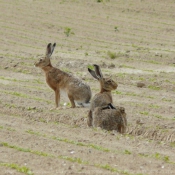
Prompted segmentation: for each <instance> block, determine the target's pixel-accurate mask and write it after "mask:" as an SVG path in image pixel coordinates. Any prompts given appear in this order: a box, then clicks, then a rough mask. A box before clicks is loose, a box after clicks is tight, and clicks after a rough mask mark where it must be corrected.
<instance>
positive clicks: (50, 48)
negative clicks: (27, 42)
mask: <svg viewBox="0 0 175 175" xmlns="http://www.w3.org/2000/svg"><path fill="white" fill-rule="evenodd" d="M55 46H56V43H54V44H53V45H52V44H51V43H49V44H48V45H47V48H46V57H48V58H50V57H51V55H52V53H53V51H54V48H55Z"/></svg>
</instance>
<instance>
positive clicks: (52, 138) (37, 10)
mask: <svg viewBox="0 0 175 175" xmlns="http://www.w3.org/2000/svg"><path fill="white" fill-rule="evenodd" d="M174 9H175V1H174V0H166V1H163V0H151V1H146V0H125V1H123V0H103V1H101V2H100V1H99V2H98V1H97V0H88V1H85V0H49V1H47V0H0V14H1V19H0V26H1V27H0V33H1V37H0V40H1V49H0V61H1V64H0V133H1V134H0V141H1V143H0V174H1V175H10V174H14V175H18V174H19V175H21V174H28V175H31V174H33V175H45V174H49V175H55V174H76V175H77V174H118V175H171V174H174V172H175V129H174V128H175V20H174V19H175V11H174ZM50 42H51V43H54V42H56V43H57V46H56V48H55V51H54V53H53V55H52V64H53V65H54V66H55V67H57V68H60V69H61V70H63V71H66V72H70V73H71V74H74V75H75V76H77V77H79V78H81V79H83V80H84V81H85V82H86V83H88V84H89V85H90V86H91V89H92V92H93V95H94V94H95V93H97V92H98V91H99V83H98V81H96V80H95V79H93V77H91V75H90V74H89V73H88V71H87V67H88V66H91V65H92V64H99V65H100V66H101V69H102V72H103V74H104V76H105V77H109V76H110V77H112V78H113V79H114V80H115V81H116V82H117V83H118V85H119V86H118V88H117V90H116V91H113V92H112V95H113V100H114V104H115V105H118V106H123V107H124V108H125V111H126V113H127V120H128V127H127V133H126V134H123V135H121V134H119V133H117V132H115V131H111V132H109V131H104V130H101V129H100V128H88V126H87V124H86V120H87V113H88V108H75V109H71V108H69V106H70V102H69V101H68V100H67V98H66V97H65V96H63V95H61V105H62V106H63V109H60V110H53V111H50V108H52V107H54V105H55V103H54V92H53V91H52V90H51V89H50V88H49V87H48V85H47V84H46V82H45V77H44V73H43V71H42V70H41V69H39V68H35V67H34V66H33V65H34V62H35V61H37V60H38V59H39V58H40V57H42V56H44V54H45V48H46V46H47V44H48V43H50ZM139 82H141V83H144V85H145V86H144V87H142V88H141V87H138V86H137V84H138V83H139ZM66 104H67V106H66Z"/></svg>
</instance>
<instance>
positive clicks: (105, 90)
mask: <svg viewBox="0 0 175 175" xmlns="http://www.w3.org/2000/svg"><path fill="white" fill-rule="evenodd" d="M93 66H94V69H95V71H94V70H91V69H89V68H88V71H89V72H90V74H91V75H92V76H93V77H94V78H95V79H97V80H98V81H99V82H100V92H99V93H97V94H95V96H94V97H93V98H92V100H91V103H90V110H89V114H88V119H87V124H88V126H89V127H90V126H92V112H93V111H94V109H95V108H96V107H101V106H106V105H107V104H109V103H112V102H113V101H112V94H111V91H112V90H115V89H116V88H117V86H118V85H117V83H116V82H115V81H113V80H112V79H110V78H103V74H102V72H101V70H100V67H99V66H98V65H96V64H94V65H93Z"/></svg>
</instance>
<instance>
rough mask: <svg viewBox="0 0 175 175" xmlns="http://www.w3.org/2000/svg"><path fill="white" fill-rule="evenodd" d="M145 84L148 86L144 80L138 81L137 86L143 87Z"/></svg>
mask: <svg viewBox="0 0 175 175" xmlns="http://www.w3.org/2000/svg"><path fill="white" fill-rule="evenodd" d="M145 86H146V85H145V83H142V82H138V83H137V87H139V88H142V87H145Z"/></svg>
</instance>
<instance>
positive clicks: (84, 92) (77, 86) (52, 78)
mask: <svg viewBox="0 0 175 175" xmlns="http://www.w3.org/2000/svg"><path fill="white" fill-rule="evenodd" d="M46 81H47V83H48V85H49V86H50V87H51V88H52V89H53V90H56V89H59V90H61V91H63V92H66V93H67V95H70V96H72V97H73V98H74V100H75V101H77V102H82V103H87V102H89V101H90V98H91V89H90V87H89V85H87V84H86V83H84V82H83V81H82V80H80V79H78V78H77V77H74V76H73V75H70V74H68V73H66V72H63V71H61V70H59V69H57V68H53V69H51V70H50V71H49V72H48V74H47V75H46Z"/></svg>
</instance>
